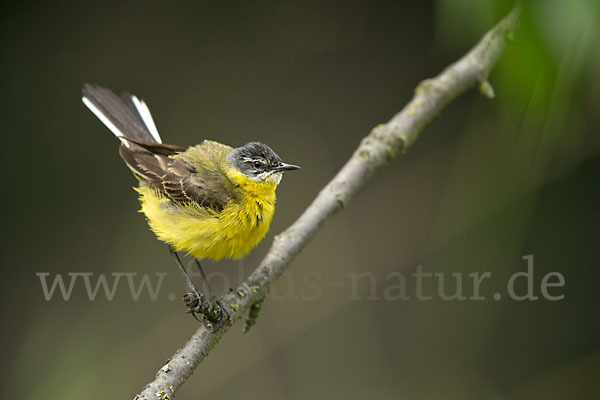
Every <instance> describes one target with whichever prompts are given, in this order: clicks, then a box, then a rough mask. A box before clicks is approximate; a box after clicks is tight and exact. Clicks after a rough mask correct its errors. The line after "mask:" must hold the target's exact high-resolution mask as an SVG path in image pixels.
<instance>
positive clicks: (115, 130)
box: [81, 96, 129, 147]
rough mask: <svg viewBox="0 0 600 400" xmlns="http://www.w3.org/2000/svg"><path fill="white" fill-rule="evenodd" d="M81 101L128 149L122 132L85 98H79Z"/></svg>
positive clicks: (127, 143)
mask: <svg viewBox="0 0 600 400" xmlns="http://www.w3.org/2000/svg"><path fill="white" fill-rule="evenodd" d="M81 101H83V104H85V106H86V107H87V108H89V110H90V111H91V112H93V113H94V115H95V116H96V117H98V119H99V120H100V121H101V122H102V123H103V124H104V125H105V126H106V127H107V128H108V129H110V131H111V132H112V133H113V134H114V135H115V136H116V137H118V138H119V140H120V141H121V142H123V144H124V145H125V146H127V147H129V142H128V141H127V140H126V139H124V136H125V135H123V132H121V131H120V130H119V129H118V128H117V127H116V126H115V125H114V124H113V123H112V122H110V120H109V119H108V118H106V116H105V115H104V113H103V112H102V111H100V110H99V109H98V107H96V106H95V105H94V104H93V103H92V102H91V101H90V100H89V99H88V98H87V97H85V96H83V97H82V98H81Z"/></svg>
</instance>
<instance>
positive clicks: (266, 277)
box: [135, 5, 520, 400]
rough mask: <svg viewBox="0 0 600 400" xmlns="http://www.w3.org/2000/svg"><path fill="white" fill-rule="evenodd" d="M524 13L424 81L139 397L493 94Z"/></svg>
mask: <svg viewBox="0 0 600 400" xmlns="http://www.w3.org/2000/svg"><path fill="white" fill-rule="evenodd" d="M519 15H520V6H518V5H517V6H516V7H515V8H514V9H513V10H512V11H511V13H510V14H508V15H507V16H506V17H505V18H504V19H503V20H502V21H500V22H499V23H498V24H497V25H496V26H495V27H494V28H492V30H490V31H489V32H487V33H486V34H485V36H484V37H483V38H482V39H481V40H480V41H479V43H478V44H477V45H476V46H475V47H474V48H473V49H471V51H469V53H467V54H466V55H465V56H463V57H462V58H461V59H460V60H458V61H457V62H455V63H454V64H451V65H450V66H448V67H447V68H446V69H445V70H444V71H443V72H442V73H441V74H439V75H438V76H436V77H435V78H432V79H427V80H425V81H423V82H421V83H420V84H419V86H418V87H417V89H416V90H415V94H414V96H413V98H412V100H411V101H410V102H409V103H408V104H407V105H406V106H405V107H404V108H403V109H402V111H400V112H399V113H398V114H396V115H395V116H394V117H393V118H392V119H391V120H390V121H389V122H388V123H387V124H382V125H379V126H377V127H375V128H374V129H373V130H372V131H371V132H370V133H369V135H367V136H366V137H365V138H364V139H363V140H362V142H361V143H360V145H359V146H358V148H357V149H356V150H355V152H354V154H353V155H352V157H350V159H349V160H348V161H347V162H346V164H345V165H344V166H343V167H342V169H341V170H340V171H339V172H338V173H337V175H336V176H335V177H334V178H333V179H332V180H331V181H330V182H329V183H328V184H327V186H325V187H324V188H323V189H322V190H321V192H320V193H319V194H318V195H317V197H316V198H315V199H314V201H313V202H312V204H311V205H310V206H309V207H308V208H307V209H306V210H305V211H304V213H303V214H302V215H301V216H300V217H299V218H298V220H296V222H294V223H293V224H292V225H291V226H290V227H289V228H288V229H286V230H285V231H284V232H282V233H281V234H279V235H277V236H276V237H275V238H274V240H273V244H272V245H271V248H270V250H269V252H268V253H267V255H266V256H265V258H264V259H263V260H262V262H261V263H260V265H259V266H258V268H256V270H255V271H254V272H253V273H252V274H251V275H250V276H249V277H248V278H247V279H246V281H244V282H243V283H242V284H241V285H240V286H239V287H238V289H237V290H235V291H234V292H232V293H230V294H228V295H226V296H224V298H223V299H222V300H221V301H222V303H223V304H224V305H225V306H227V307H228V308H229V312H230V315H231V320H230V321H229V322H228V323H227V324H226V325H225V326H223V327H221V328H220V329H219V330H218V331H216V332H212V331H210V330H209V329H207V328H206V327H204V326H201V327H200V328H199V329H198V330H197V331H196V332H195V333H194V335H192V337H191V338H190V339H189V340H188V341H187V343H186V344H185V345H184V346H183V348H181V349H180V350H178V351H177V352H176V353H175V354H174V355H173V357H172V358H171V359H170V361H168V362H167V363H166V364H165V365H164V366H163V367H162V368H161V369H160V370H159V371H158V373H157V374H156V379H154V380H153V381H152V382H150V383H149V384H148V385H146V387H145V388H144V389H143V390H142V392H141V393H139V394H138V395H137V396H136V397H135V399H140V400H141V399H152V400H157V399H170V398H172V397H173V396H174V394H175V391H176V390H177V389H178V388H179V386H181V385H182V384H183V383H184V382H185V381H186V379H187V378H188V377H190V376H191V375H192V373H193V372H194V369H195V368H196V366H197V365H198V364H199V363H200V362H201V361H202V360H203V359H204V358H205V357H206V356H207V355H208V353H209V352H210V351H211V349H212V348H213V347H214V346H215V345H216V344H217V342H218V341H219V339H221V337H222V336H223V335H224V334H225V333H226V332H227V331H228V330H229V328H230V327H231V326H232V325H233V323H234V322H235V321H237V320H238V319H240V318H241V317H242V316H243V315H244V313H245V312H246V311H248V310H249V309H250V307H251V306H252V305H254V304H257V303H258V302H260V301H262V300H263V299H264V297H265V296H266V295H267V293H268V291H269V289H270V287H271V286H272V285H273V283H274V282H275V281H277V279H278V278H279V277H280V276H281V275H282V274H283V272H284V271H285V269H286V268H287V266H288V265H289V264H290V262H291V261H292V260H293V259H294V257H295V256H296V255H297V254H298V253H299V252H300V250H302V248H304V246H305V245H306V244H307V243H308V241H309V240H310V239H312V237H313V236H314V235H315V234H316V233H317V231H318V230H319V229H320V228H321V226H322V225H323V224H324V223H325V221H327V220H328V219H330V218H331V217H332V216H333V215H334V214H335V213H336V212H337V211H339V210H341V209H342V208H343V207H344V206H345V205H346V204H347V203H348V201H349V200H350V198H351V197H352V195H353V194H354V193H356V191H357V190H358V189H359V188H360V187H361V186H362V185H363V184H364V183H365V182H366V181H367V180H368V179H369V177H370V176H371V174H372V173H373V172H374V171H375V170H376V169H378V168H380V167H382V166H384V165H385V164H386V163H387V162H389V161H390V160H391V159H393V158H394V157H395V156H396V155H397V154H398V153H401V152H404V151H406V149H407V148H408V147H410V146H411V145H412V144H413V143H414V141H415V140H416V139H417V137H418V136H419V133H420V132H421V130H422V129H423V127H425V125H427V123H429V121H430V120H431V119H432V118H433V117H435V115H436V114H437V113H438V112H440V111H441V110H442V109H443V108H444V106H445V105H446V104H448V103H449V102H450V101H452V100H453V99H454V98H456V97H457V96H458V95H460V94H461V93H463V92H464V91H465V90H467V89H468V88H470V87H472V86H474V85H479V89H480V91H481V92H482V94H484V95H485V96H487V97H490V98H491V97H493V96H494V92H493V89H492V87H491V86H490V84H489V83H488V81H487V77H488V74H489V72H490V70H491V69H492V67H493V66H494V65H495V64H496V62H497V61H498V59H499V57H500V55H501V54H502V52H503V51H504V49H505V47H506V45H507V43H508V41H509V40H511V39H512V37H513V35H514V32H515V30H516V28H517V25H518V21H519Z"/></svg>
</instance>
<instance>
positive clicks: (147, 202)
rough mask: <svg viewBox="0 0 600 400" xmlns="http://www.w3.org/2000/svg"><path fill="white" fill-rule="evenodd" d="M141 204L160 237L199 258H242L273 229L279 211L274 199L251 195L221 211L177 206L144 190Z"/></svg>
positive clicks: (150, 191)
mask: <svg viewBox="0 0 600 400" xmlns="http://www.w3.org/2000/svg"><path fill="white" fill-rule="evenodd" d="M136 190H137V192H138V193H139V194H140V202H141V203H142V209H141V210H140V211H141V212H143V213H144V214H145V215H146V217H147V219H148V224H149V225H150V228H151V229H152V231H153V232H154V233H155V234H156V236H157V237H158V238H159V239H160V240H162V241H164V242H167V243H169V244H170V245H171V246H172V247H173V248H174V249H175V250H176V251H185V252H187V253H188V254H190V255H192V256H193V257H196V258H210V259H212V260H215V261H218V260H220V259H222V258H234V259H235V258H239V257H242V256H244V255H246V254H247V253H248V252H250V250H252V248H254V246H256V245H257V244H258V243H259V242H260V241H261V240H262V239H263V237H264V236H265V234H266V233H267V231H268V230H269V225H270V223H271V219H272V218H273V212H274V211H275V194H274V188H273V196H272V198H271V197H270V196H269V197H268V198H266V199H265V198H259V197H254V196H247V198H246V199H245V200H244V201H242V202H236V201H231V202H230V203H229V204H228V205H227V206H225V208H224V209H223V210H222V211H221V212H215V211H213V210H210V209H206V208H202V207H199V206H193V205H190V206H178V205H177V206H176V205H174V204H173V203H171V202H170V201H169V200H167V199H166V198H164V197H162V196H160V195H158V194H157V193H156V191H155V190H154V189H151V188H148V187H140V188H137V189H136Z"/></svg>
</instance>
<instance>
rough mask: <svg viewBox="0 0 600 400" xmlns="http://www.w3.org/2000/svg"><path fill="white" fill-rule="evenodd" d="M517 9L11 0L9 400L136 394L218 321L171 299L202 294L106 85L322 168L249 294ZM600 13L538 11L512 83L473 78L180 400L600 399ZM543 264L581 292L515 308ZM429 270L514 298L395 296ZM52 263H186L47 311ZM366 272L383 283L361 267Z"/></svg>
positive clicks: (291, 179)
mask: <svg viewBox="0 0 600 400" xmlns="http://www.w3.org/2000/svg"><path fill="white" fill-rule="evenodd" d="M510 7H511V3H510V2H504V1H466V0H460V1H459V0H440V1H434V2H398V1H387V2H386V1H375V2H370V1H369V2H368V1H337V2H320V1H305V2H296V3H291V2H289V3H288V2H248V1H227V2H224V1H200V2H184V1H171V2H166V1H144V2H141V1H138V2H134V1H122V2H114V3H109V2H74V1H73V2H67V1H60V0H56V1H51V2H41V1H38V2H32V1H12V0H5V1H3V2H2V4H1V5H0V49H2V62H1V64H0V76H1V79H0V83H1V85H0V90H1V96H0V110H1V114H0V115H1V118H2V131H3V145H2V150H1V152H2V158H1V162H2V171H3V172H4V173H5V176H4V179H3V185H2V210H3V212H2V219H1V222H0V235H1V242H2V246H3V249H2V253H1V259H2V271H3V279H2V284H3V300H2V305H1V306H0V307H1V308H2V320H3V325H4V328H3V329H2V333H1V336H2V338H1V343H2V347H3V352H2V353H3V360H2V366H1V367H0V368H1V370H2V374H1V375H0V376H1V378H0V379H2V382H1V388H2V389H0V391H1V393H2V398H4V399H9V398H17V399H31V400H34V399H48V398H51V399H53V398H57V399H63V400H64V399H81V398H85V399H101V398H106V397H110V398H128V397H133V395H134V394H135V393H137V392H138V391H139V390H140V389H141V388H142V387H143V386H144V385H145V384H146V383H147V382H149V381H150V380H151V379H152V378H153V377H154V374H155V372H156V370H157V369H158V368H159V367H160V366H161V365H163V363H164V362H165V361H166V360H167V358H168V357H169V356H171V355H172V353H173V352H174V351H175V350H176V349H177V348H178V347H180V346H181V345H182V344H183V342H184V341H185V340H186V339H187V338H188V337H189V336H190V335H191V334H192V332H193V331H194V329H195V328H196V327H197V323H196V322H195V321H193V320H192V319H191V318H190V317H188V316H186V315H185V314H184V313H183V310H182V308H183V306H182V304H181V303H180V302H179V300H177V301H171V300H169V297H168V296H167V295H168V294H170V293H175V294H177V298H179V296H180V295H181V294H182V293H183V292H184V291H185V286H184V285H183V281H182V280H181V279H180V278H179V276H177V274H176V273H175V267H174V265H173V263H172V260H171V258H170V256H169V254H168V252H167V250H166V248H165V246H164V245H163V244H162V243H160V242H158V241H157V240H156V239H155V238H154V236H153V234H152V233H151V232H150V231H148V229H147V227H146V224H145V222H144V219H143V216H142V215H141V214H139V213H137V212H136V211H137V209H138V204H137V201H136V195H135V193H134V191H133V190H132V186H133V185H134V184H135V180H134V179H133V177H132V176H131V174H130V173H129V172H128V170H127V169H126V168H125V166H124V165H123V163H122V162H121V160H120V159H119V156H118V153H117V144H118V143H117V141H116V140H115V139H114V137H112V135H111V134H110V132H109V131H108V130H107V129H106V128H104V127H103V126H102V125H101V124H100V123H99V122H98V121H97V120H96V118H95V117H94V116H93V115H92V114H91V113H90V112H89V111H88V110H87V109H86V108H85V107H84V106H83V105H82V103H81V101H80V89H81V86H82V84H83V83H84V82H92V83H99V84H102V85H105V86H108V87H110V88H113V89H114V90H116V91H130V92H132V93H135V94H137V95H138V96H140V97H142V98H143V99H145V100H146V102H147V103H148V104H149V106H150V109H151V110H152V112H153V115H154V119H155V121H156V122H157V125H158V128H159V131H160V132H161V134H162V136H163V139H164V140H165V141H166V142H169V143H175V144H181V145H191V144H195V143H198V142H200V141H201V140H203V139H216V140H218V141H221V142H224V143H227V144H230V145H234V146H236V145H241V144H243V143H245V142H247V141H250V140H261V141H264V142H266V143H269V144H270V145H271V146H272V147H273V148H274V149H275V150H276V151H277V152H278V153H279V154H280V155H281V156H282V157H283V158H284V159H285V160H286V161H289V162H293V163H297V164H299V165H301V166H302V167H303V169H302V170H301V171H300V172H298V173H293V174H292V173H290V174H288V175H286V177H285V179H284V181H283V182H282V184H281V186H280V188H279V190H278V210H277V213H276V215H275V218H274V221H273V223H272V226H271V231H270V233H269V235H268V236H267V238H266V239H265V240H264V242H263V243H262V244H261V245H259V246H258V247H257V248H256V249H255V250H254V251H253V252H252V253H251V255H250V256H248V257H247V258H246V259H245V260H244V261H243V262H228V261H225V262H221V263H218V264H216V263H206V269H207V270H208V272H209V273H212V274H213V283H214V285H215V286H216V287H217V289H218V290H219V292H221V293H223V292H225V291H226V290H228V289H229V287H226V286H227V285H224V284H223V283H222V282H223V281H224V279H223V275H215V273H216V272H218V273H220V274H225V276H226V277H227V278H228V280H229V281H230V282H231V284H230V285H229V286H234V287H235V285H237V283H239V282H240V279H241V278H242V277H243V276H245V275H247V274H248V273H249V272H250V271H251V270H252V268H254V267H255V266H256V265H257V263H258V262H259V261H260V260H261V258H262V256H264V254H265V252H266V251H267V250H268V247H269V244H270V241H271V239H272V237H273V235H274V234H276V233H277V232H280V231H281V230H283V229H284V228H285V227H286V226H288V225H289V224H290V223H291V222H293V221H294V219H295V218H296V217H297V216H298V215H299V214H300V213H301V212H302V210H303V209H304V208H305V207H306V206H307V205H308V204H309V202H310V201H311V199H312V198H313V197H314V196H315V195H316V194H317V192H318V191H319V189H320V188H321V187H322V186H323V185H324V184H325V183H326V182H327V181H328V180H329V179H330V178H331V177H332V176H333V174H334V173H335V172H336V171H337V170H338V169H339V168H340V167H341V165H342V164H343V163H344V161H345V160H346V159H347V158H348V157H349V155H350V154H351V152H352V150H353V149H354V148H355V147H356V146H357V144H358V143H359V141H360V139H361V138H362V137H363V136H364V135H365V134H367V133H368V132H369V131H370V129H371V128H372V127H373V126H375V125H377V124H378V123H381V122H385V121H387V120H388V119H389V118H390V117H391V116H392V115H393V114H394V113H396V112H397V111H399V110H400V109H401V107H402V106H403V105H404V104H405V103H406V102H407V101H408V100H409V99H410V97H411V96H412V91H413V89H414V87H415V86H416V85H417V84H418V83H419V81H420V80H422V79H424V78H427V77H430V76H433V75H435V74H437V73H438V72H439V71H441V70H442V69H443V68H444V67H445V66H446V65H447V64H448V63H450V62H452V61H454V60H455V59H457V58H458V57H460V56H461V55H462V54H464V53H465V52H466V51H467V50H468V49H469V48H470V47H471V46H472V45H473V44H474V43H476V41H477V40H478V39H479V37H480V36H481V35H482V34H483V33H484V32H485V31H486V30H488V29H489V28H490V27H492V26H493V25H494V24H495V23H496V22H497V21H498V20H499V19H500V18H501V17H502V16H503V15H505V13H506V12H507V11H508V10H510ZM599 16H600V4H599V3H598V2H597V1H594V0H588V1H585V0H575V1H572V2H564V1H559V0H553V1H542V0H538V1H535V2H530V3H529V6H528V8H527V10H526V13H525V15H524V17H523V20H522V26H521V29H520V31H519V32H518V34H517V36H516V41H515V42H514V44H513V45H512V46H511V47H510V49H509V50H508V51H507V52H506V54H505V55H504V57H503V58H502V60H501V62H500V63H499V65H498V66H497V68H495V69H494V71H493V73H492V75H491V77H490V82H491V84H492V85H493V86H494V88H495V91H496V95H497V96H496V98H495V99H493V100H489V99H486V98H484V97H483V96H481V95H479V94H478V93H477V92H476V91H471V92H469V93H467V94H465V95H463V96H462V97H461V98H459V99H457V100H456V101H455V102H453V103H452V104H450V105H449V106H448V107H447V108H446V109H445V110H444V112H443V113H442V114H441V115H440V116H439V117H438V118H436V119H435V120H434V121H432V122H431V124H430V125H429V126H427V128H426V129H425V131H424V132H423V134H422V136H421V137H420V138H419V140H418V141H417V142H416V143H415V145H414V146H413V147H412V148H411V149H410V150H409V152H408V153H407V154H404V155H401V156H399V157H398V158H397V159H396V160H394V162H392V163H391V164H390V165H389V166H388V167H386V168H384V169H382V170H380V171H379V172H378V173H377V174H376V175H375V176H374V177H373V179H372V180H371V181H370V182H369V183H368V185H366V186H365V187H364V188H363V190H362V191H361V192H360V193H359V194H358V195H357V196H356V197H355V198H354V199H353V200H352V202H351V203H350V204H349V206H348V207H347V208H346V209H345V210H344V211H343V212H342V213H340V214H339V215H338V216H336V218H335V219H334V220H332V221H331V222H330V223H328V224H327V225H326V226H325V227H324V228H323V229H322V231H321V232H319V234H318V235H317V237H316V238H315V239H314V240H313V241H312V242H311V243H310V244H309V245H308V246H307V247H306V249H305V250H304V251H303V252H302V253H301V254H300V255H299V256H298V257H297V258H296V259H295V260H294V262H293V264H292V266H291V269H290V270H289V272H288V273H287V274H286V275H285V276H284V277H283V279H282V280H281V281H280V282H279V283H278V284H277V285H276V286H275V288H274V293H273V296H271V297H270V298H269V299H268V300H267V301H266V303H265V305H264V308H263V312H262V315H261V317H260V319H259V321H258V324H257V325H256V326H255V327H254V328H253V330H252V331H251V332H250V333H248V334H246V335H244V334H242V333H241V327H242V325H241V324H238V325H236V326H235V327H234V328H233V329H232V330H231V332H230V333H229V334H227V335H226V337H225V338H224V339H223V340H222V342H221V343H220V344H219V345H218V346H217V347H216V348H215V350H214V351H213V352H212V353H211V354H210V356H209V357H208V358H207V359H206V360H205V361H204V362H203V363H202V364H201V365H200V367H199V368H198V369H197V370H196V373H195V374H194V375H193V376H192V377H191V378H190V379H189V380H188V382H187V383H186V384H185V385H184V386H183V387H182V388H181V390H180V391H179V392H178V396H179V397H180V398H184V399H185V398H203V399H230V398H241V397H242V396H244V398H246V399H259V398H260V399H280V398H289V399H304V398H330V399H337V398H340V399H342V398H343V399H362V398H365V397H367V396H368V397H370V398H377V399H398V398H400V399H484V398H493V399H498V398H502V399H564V398H578V399H591V398H600V389H599V386H598V381H599V378H600V352H599V349H600V346H599V345H600V324H599V322H598V307H599V305H600V304H599V302H598V294H597V293H598V289H597V286H598V280H599V278H600V274H599V272H598V269H599V268H598V267H599V266H598V260H599V259H600V246H599V245H600V235H599V225H600V187H599V185H598V183H599V180H598V178H599V177H600V137H599V134H598V133H599V128H600V78H599V76H600V74H599V72H600V52H599V51H598V42H600V25H599V22H600V18H599ZM528 254H533V255H534V257H535V258H534V259H535V264H534V265H535V279H534V280H535V287H536V293H537V294H538V295H539V284H540V281H541V279H542V277H543V276H544V275H545V274H546V273H548V272H551V271H558V272H560V273H562V274H563V275H564V277H565V281H566V285H565V287H564V288H555V289H554V290H553V291H552V293H558V294H564V295H565V299H564V300H561V301H554V302H553V301H548V300H544V299H540V300H538V301H521V302H519V301H514V300H510V299H504V298H503V299H502V300H500V301H495V300H493V299H492V298H491V294H492V293H494V292H503V290H505V289H504V288H505V286H506V281H507V280H508V277H509V276H510V275H511V274H513V273H514V272H516V271H523V270H524V269H525V265H526V264H525V261H523V260H522V257H523V256H525V255H528ZM420 264H422V265H423V269H424V270H425V271H427V272H444V273H446V274H448V276H450V275H449V274H451V273H458V272H462V273H463V274H468V273H471V272H477V271H478V272H481V273H483V272H485V271H489V272H491V273H492V274H493V278H491V279H490V280H489V281H488V282H486V283H484V284H482V294H483V295H487V296H488V298H489V299H488V300H485V301H442V300H441V299H439V298H437V297H436V298H434V299H433V300H431V301H417V300H410V301H401V300H397V301H388V300H385V299H383V298H381V296H382V292H383V291H384V290H385V288H386V287H389V285H390V281H389V277H390V276H391V275H390V274H393V273H394V272H402V273H403V274H405V275H406V276H407V277H409V276H410V274H411V272H413V271H414V270H415V269H416V267H417V266H418V265H420ZM37 272H49V273H50V274H51V275H50V278H53V277H54V276H55V274H58V273H61V274H64V275H65V277H66V274H67V273H69V272H93V273H95V274H101V273H105V274H109V276H110V274H111V273H115V272H117V273H118V272H137V273H138V274H140V275H141V274H143V273H149V274H151V277H154V276H155V275H154V274H155V273H161V272H166V273H168V275H167V276H166V277H165V279H164V282H163V285H162V287H161V289H160V293H159V296H158V298H157V300H156V301H151V300H150V299H149V298H148V296H147V295H142V296H141V298H140V299H139V300H138V301H134V300H132V298H131V296H130V294H129V290H128V289H127V287H126V285H125V283H124V282H123V283H122V286H120V287H119V289H118V290H117V292H116V295H115V297H114V299H113V301H108V300H107V299H106V298H105V297H104V296H102V295H99V296H98V298H97V299H96V300H94V301H90V300H89V299H88V297H87V295H86V291H85V288H84V285H83V284H81V281H80V282H79V283H78V284H76V285H75V288H74V290H73V293H72V295H71V299H70V300H69V301H64V300H62V298H61V297H60V296H59V295H55V296H54V298H53V299H52V300H50V301H46V300H45V299H44V295H43V292H42V289H41V285H40V279H39V278H38V277H37V276H36V273H37ZM362 272H370V273H372V275H373V277H374V278H375V280H374V282H375V292H373V293H372V292H371V291H370V289H371V287H370V282H367V281H361V283H360V285H359V286H357V287H353V286H352V285H351V284H350V283H349V282H350V278H349V277H351V276H352V274H353V273H362ZM308 274H312V275H308ZM95 276H97V275H95ZM465 276H466V275H465ZM307 277H309V278H310V279H309V280H310V281H311V282H313V283H314V281H316V280H317V279H316V278H318V285H317V286H316V287H315V286H310V285H307V284H306V283H307V282H306V279H307ZM386 278H388V279H386ZM94 279H96V278H94ZM153 279H154V278H153ZM335 282H342V285H341V286H336V285H332V284H330V283H335ZM523 289H524V288H523V287H520V290H523ZM357 290H358V292H357V293H355V292H356V291H357ZM414 290H415V287H414V282H412V281H410V280H407V292H408V293H407V294H408V295H412V294H413V293H414ZM424 290H425V291H429V292H430V293H431V292H434V291H435V284H434V283H433V284H427V285H425V289H424ZM449 291H451V290H449ZM465 291H466V292H467V294H469V293H470V290H469V289H468V286H467V287H466V288H465ZM315 294H318V295H315ZM413 297H414V296H413Z"/></svg>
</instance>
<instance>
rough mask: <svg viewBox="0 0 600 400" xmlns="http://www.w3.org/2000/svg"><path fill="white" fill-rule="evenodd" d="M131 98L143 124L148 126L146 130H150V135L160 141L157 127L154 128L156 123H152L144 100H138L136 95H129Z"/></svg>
mask: <svg viewBox="0 0 600 400" xmlns="http://www.w3.org/2000/svg"><path fill="white" fill-rule="evenodd" d="M131 100H132V101H133V104H134V105H135V108H137V110H138V112H139V113H140V116H141V117H142V120H143V121H144V124H146V127H147V128H148V131H150V134H151V135H152V137H153V138H154V140H156V141H157V142H158V143H162V139H161V138H160V135H159V133H158V129H156V124H154V120H153V119H152V114H151V113H150V109H149V108H148V106H147V105H146V103H145V102H144V100H140V99H138V98H137V96H133V95H132V96H131Z"/></svg>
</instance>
